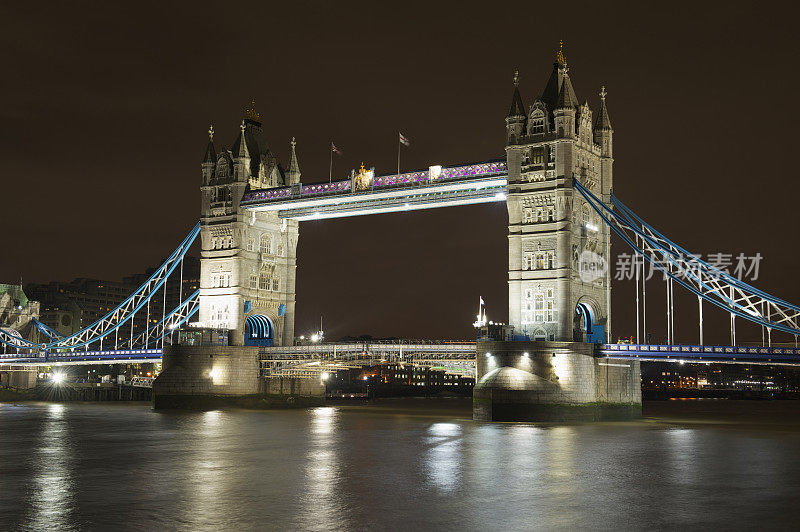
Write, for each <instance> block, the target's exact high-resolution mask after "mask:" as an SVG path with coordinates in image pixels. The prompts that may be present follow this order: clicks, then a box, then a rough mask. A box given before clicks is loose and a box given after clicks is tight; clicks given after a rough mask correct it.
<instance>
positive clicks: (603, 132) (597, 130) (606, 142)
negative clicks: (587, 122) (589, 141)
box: [594, 86, 614, 158]
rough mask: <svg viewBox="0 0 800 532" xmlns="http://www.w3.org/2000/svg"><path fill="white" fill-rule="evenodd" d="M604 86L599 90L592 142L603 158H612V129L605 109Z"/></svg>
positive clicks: (605, 93)
mask: <svg viewBox="0 0 800 532" xmlns="http://www.w3.org/2000/svg"><path fill="white" fill-rule="evenodd" d="M607 94H608V93H607V92H606V88H605V86H603V88H602V89H601V90H600V111H598V113H597V120H595V123H594V141H595V142H596V143H597V144H599V145H600V149H601V150H602V152H601V153H602V154H603V157H609V158H610V157H612V156H613V152H614V128H612V127H611V119H610V118H608V109H607V108H606V95H607Z"/></svg>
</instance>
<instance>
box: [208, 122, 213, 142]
mask: <svg viewBox="0 0 800 532" xmlns="http://www.w3.org/2000/svg"><path fill="white" fill-rule="evenodd" d="M208 140H209V142H214V124H211V127H209V128H208Z"/></svg>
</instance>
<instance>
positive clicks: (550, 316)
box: [544, 301, 553, 322]
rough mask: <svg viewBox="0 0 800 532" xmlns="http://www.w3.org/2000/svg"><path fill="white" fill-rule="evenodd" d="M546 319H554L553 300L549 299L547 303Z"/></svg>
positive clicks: (548, 320)
mask: <svg viewBox="0 0 800 532" xmlns="http://www.w3.org/2000/svg"><path fill="white" fill-rule="evenodd" d="M544 321H547V322H550V321H553V302H552V301H547V302H546V303H545V316H544Z"/></svg>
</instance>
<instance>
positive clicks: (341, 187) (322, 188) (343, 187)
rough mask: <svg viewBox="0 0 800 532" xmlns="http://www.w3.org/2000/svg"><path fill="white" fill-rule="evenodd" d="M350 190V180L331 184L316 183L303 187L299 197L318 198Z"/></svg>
mask: <svg viewBox="0 0 800 532" xmlns="http://www.w3.org/2000/svg"><path fill="white" fill-rule="evenodd" d="M348 190H350V180H349V179H348V180H346V181H335V182H333V183H318V184H316V185H305V186H303V187H302V188H301V189H300V195H301V196H318V195H320V194H336V193H339V192H346V191H348Z"/></svg>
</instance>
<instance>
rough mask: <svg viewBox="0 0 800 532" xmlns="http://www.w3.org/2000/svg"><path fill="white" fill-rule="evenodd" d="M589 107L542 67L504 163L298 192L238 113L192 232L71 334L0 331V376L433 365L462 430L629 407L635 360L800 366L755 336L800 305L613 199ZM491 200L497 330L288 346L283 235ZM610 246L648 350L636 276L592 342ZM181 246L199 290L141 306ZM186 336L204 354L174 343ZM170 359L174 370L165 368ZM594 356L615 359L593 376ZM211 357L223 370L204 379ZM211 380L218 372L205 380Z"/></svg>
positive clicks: (607, 153) (195, 382)
mask: <svg viewBox="0 0 800 532" xmlns="http://www.w3.org/2000/svg"><path fill="white" fill-rule="evenodd" d="M598 94H599V101H596V102H595V105H594V108H592V106H591V105H590V104H589V102H588V101H584V102H583V103H580V101H579V100H578V98H577V96H576V91H575V88H574V87H573V85H572V81H571V78H570V75H569V68H568V66H567V63H566V61H565V60H564V58H563V54H561V53H559V55H558V57H557V60H556V62H555V63H554V64H553V69H552V71H551V73H550V77H549V79H548V81H547V83H546V84H545V87H544V89H543V90H542V92H541V93H540V96H539V97H537V98H536V99H534V100H533V101H532V102H531V103H530V104H529V105H528V106H526V105H525V103H524V102H523V99H522V96H521V93H520V88H519V77H518V76H517V75H516V74H515V76H514V86H513V92H512V98H511V105H510V108H509V112H508V114H507V116H506V117H505V125H506V142H505V157H504V158H502V159H490V160H486V161H484V162H478V163H471V164H463V165H450V166H448V165H442V164H439V163H438V162H437V163H436V164H431V165H430V166H429V167H428V168H426V169H422V170H417V171H412V172H405V173H396V174H386V175H375V172H374V169H365V168H363V165H362V168H361V169H360V170H359V171H358V172H353V173H352V174H351V176H350V178H349V179H345V180H337V181H328V182H318V183H313V182H312V183H307V184H304V183H303V182H302V181H301V178H302V173H301V171H300V165H299V161H298V157H297V153H296V143H295V141H294V139H292V142H291V143H290V148H289V163H288V165H287V166H286V167H283V166H282V165H281V164H279V162H278V158H277V157H276V155H275V154H274V153H273V152H272V150H271V149H270V148H269V146H268V144H267V142H266V139H265V135H264V131H263V125H262V122H261V120H260V116H259V115H258V113H256V112H255V110H254V109H249V110H248V111H247V112H246V115H245V118H244V120H243V121H242V124H241V126H240V128H239V131H238V133H237V135H236V138H235V141H234V142H233V144H232V146H231V148H230V149H228V148H224V147H222V148H220V149H219V150H218V149H217V147H216V145H215V142H214V130H213V127H212V128H211V130H209V141H208V144H207V146H206V150H205V156H204V158H203V161H202V163H201V174H202V183H201V198H202V199H201V216H200V223H199V224H198V225H196V226H195V227H194V228H193V229H192V230H191V231H190V232H189V234H188V236H187V237H186V238H185V239H184V240H183V242H181V244H180V245H179V246H178V248H177V249H176V250H175V251H174V252H173V253H172V255H170V257H169V258H168V259H167V261H165V263H164V264H163V265H162V266H161V267H160V268H159V269H158V270H157V271H156V272H155V273H154V274H153V276H152V277H151V278H149V279H148V280H147V281H146V282H145V283H144V284H143V285H142V286H141V287H140V288H139V289H138V290H137V291H136V292H134V293H133V294H131V296H130V297H128V298H127V299H126V300H125V301H124V302H123V303H122V304H120V305H119V306H118V307H117V308H115V309H113V310H111V311H110V312H108V314H107V315H105V316H104V317H102V318H101V319H100V320H98V321H97V322H96V323H94V324H92V325H90V326H89V327H86V328H84V329H82V330H81V331H78V332H77V333H75V334H73V335H70V336H60V335H58V334H57V333H55V331H52V330H48V329H47V328H46V327H38V328H37V331H38V332H37V333H36V334H37V337H36V338H24V337H22V336H21V335H20V334H19V332H18V331H14V330H11V329H8V328H6V329H3V328H0V342H2V343H3V345H4V348H3V354H2V355H0V364H7V365H8V364H17V365H20V366H22V365H31V364H34V365H36V364H41V365H53V364H70V363H108V362H119V363H129V362H131V361H134V360H136V361H144V360H157V359H159V358H161V357H162V356H163V358H164V361H165V373H164V374H162V376H161V377H159V379H158V380H157V381H156V391H157V392H158V387H159V384H158V383H159V382H162V383H168V384H169V383H171V384H169V386H170V387H169V388H168V389H169V390H171V391H170V393H182V392H180V390H181V388H180V387H181V386H189V385H191V387H192V390H195V389H196V390H200V392H197V393H205V394H223V395H224V394H236V393H244V392H242V391H241V390H243V389H249V388H247V387H246V386H244V387H242V386H239V387H238V388H237V387H236V386H235V385H234V384H235V383H233V382H234V381H233V380H231V379H233V377H230V375H234V374H237V375H238V374H239V373H241V371H240V369H241V368H242V367H246V368H250V369H247V370H246V371H245V373H246V374H247V375H251V376H252V378H253V379H256V378H257V377H258V378H260V379H261V381H264V380H266V381H269V380H271V379H273V380H280V379H300V380H302V379H306V380H314V379H313V378H312V377H317V376H319V375H320V374H321V373H322V372H324V371H331V370H335V369H337V368H345V367H351V366H353V365H358V364H363V363H373V362H375V361H390V362H398V363H412V364H418V365H432V364H437V365H439V366H444V367H446V368H447V369H448V370H449V371H453V372H457V373H464V372H474V373H475V375H476V378H477V379H478V383H477V385H476V392H475V404H476V417H477V418H482V419H502V418H508V419H529V418H531V419H532V418H538V417H539V416H540V415H542V414H543V412H544V410H548V409H550V408H551V407H556V406H557V407H559V408H561V407H562V406H564V405H568V406H571V407H572V406H580V405H585V404H596V403H598V402H599V403H609V404H611V403H613V404H617V405H619V404H623V405H628V406H630V405H633V406H634V409H635V406H636V405H637V404H639V403H640V401H641V395H640V392H639V391H638V379H639V362H640V361H642V360H659V361H675V362H679V361H698V362H709V361H714V362H728V363H754V362H755V363H769V364H797V365H800V349H798V348H796V347H795V348H791V347H773V346H772V345H771V333H772V331H780V332H783V333H787V334H790V335H793V336H794V337H795V343H796V339H797V337H798V336H800V328H799V327H798V319H800V307H798V306H796V305H793V304H791V303H788V302H786V301H783V300H782V299H780V298H777V297H775V296H772V295H770V294H767V293H765V292H762V291H760V290H758V289H757V288H755V287H752V286H750V285H748V284H746V283H743V282H741V281H739V280H738V279H735V278H733V277H731V276H730V275H728V274H727V273H725V272H722V271H720V270H719V269H717V268H715V267H714V266H712V265H710V264H707V263H705V262H703V261H702V260H700V259H699V257H697V256H695V255H693V254H691V253H690V252H689V251H687V250H685V249H684V248H682V247H680V246H678V245H677V244H675V243H674V242H673V241H671V240H670V239H669V238H667V237H666V236H665V235H663V234H662V233H660V232H658V231H657V230H656V229H655V228H653V227H652V226H650V225H649V224H647V223H646V222H645V221H644V220H643V219H642V218H640V217H638V216H637V215H636V214H635V213H634V211H633V210H632V209H630V208H629V207H628V206H627V205H625V204H624V203H623V202H622V201H621V200H620V199H619V198H618V197H616V196H615V195H614V194H613V192H612V190H613V163H614V155H613V132H614V130H613V128H612V126H611V120H610V116H609V112H608V108H607V106H606V99H607V92H606V90H605V88H602V89H601V90H600V91H599V92H598ZM501 201H502V202H505V204H506V206H507V210H508V231H507V233H506V234H503V235H498V238H503V239H506V240H507V242H508V271H507V281H508V325H507V326H506V327H502V328H494V329H492V330H491V331H489V333H487V334H484V335H483V336H482V337H481V338H479V339H478V341H477V343H471V342H463V343H454V344H443V343H436V342H432V343H420V342H416V343H415V342H403V343H398V344H385V345H383V344H375V343H370V344H369V345H366V344H324V345H318V346H314V347H309V346H295V345H293V344H294V320H295V313H296V299H295V295H296V282H297V279H296V262H297V255H296V251H297V243H298V239H299V234H300V222H302V221H305V220H314V219H327V218H338V217H345V216H363V215H370V214H380V213H387V212H398V211H411V210H420V209H430V208H441V207H456V206H460V205H469V204H476V203H486V202H501ZM612 232H613V233H615V234H616V235H618V236H619V237H620V238H621V239H622V241H623V242H624V244H625V245H627V246H628V247H630V248H631V249H632V250H633V251H634V252H635V253H636V254H637V256H640V257H642V263H644V261H645V260H646V261H650V262H652V263H653V264H654V266H655V267H656V268H658V269H659V270H661V271H662V272H664V274H665V277H666V281H665V283H666V286H667V298H668V304H667V309H668V310H667V312H668V314H667V318H668V319H667V322H668V324H669V325H668V327H667V339H668V340H667V343H666V345H658V346H654V345H643V344H641V343H640V342H639V340H640V338H639V333H640V331H641V330H643V328H642V327H641V326H640V323H639V313H640V309H641V308H642V306H641V304H640V302H639V299H638V294H639V289H640V283H639V279H642V283H641V288H642V289H644V276H643V275H641V273H642V263H637V278H636V279H637V280H636V286H637V299H636V308H637V322H636V337H637V343H636V344H634V345H620V344H612V343H610V339H611V325H612V322H611V306H610V302H611V272H610V268H608V264H609V262H610V246H611V234H612ZM197 238H199V241H200V247H201V280H200V290H199V291H198V292H196V293H193V294H180V296H179V298H178V299H179V304H178V306H176V307H175V308H174V309H167V308H166V307H164V306H162V308H160V309H159V308H153V305H151V303H152V301H153V298H154V296H155V295H156V294H158V293H159V291H162V290H166V286H167V285H166V280H167V278H169V277H170V276H173V275H182V264H183V262H182V261H183V258H184V256H185V254H186V252H187V250H188V249H189V247H190V246H191V245H192V244H193V243H194V242H195V240H196V239H197ZM179 286H180V283H179ZM676 287H677V288H678V289H685V290H688V291H690V292H692V293H693V294H695V295H696V296H697V298H698V309H699V315H700V320H699V323H698V333H699V334H698V337H699V342H698V344H697V345H690V346H686V345H683V346H682V345H676V344H675V342H674V325H673V321H674V307H673V305H672V298H674V289H675V288H676ZM161 301H166V297H163V298H161ZM163 304H164V303H162V305H163ZM704 304H705V305H706V306H707V307H708V308H717V309H718V310H721V311H722V312H725V313H726V314H728V315H729V316H730V320H731V343H730V345H729V346H707V345H704V336H703V318H702V316H703V309H704ZM144 314H146V323H148V324H149V326H148V328H147V329H146V330H144V331H143V332H139V333H138V334H134V331H133V327H132V323H133V319H134V317H136V316H139V317H141V316H143V315H144ZM737 318H739V319H740V320H741V319H745V320H747V321H749V322H752V323H755V324H757V325H759V326H761V327H763V328H764V329H765V330H766V331H768V335H767V338H768V341H767V342H766V345H764V346H761V347H744V346H741V345H737V340H736V334H735V325H736V319H737ZM192 320H194V321H192ZM187 327H189V328H190V329H192V330H196V331H206V332H204V333H203V334H204V335H211V336H209V338H211V337H213V338H214V340H213V341H208V342H206V341H205V340H204V341H202V342H200V343H198V344H194V345H192V344H191V343H189V344H187V345H179V344H180V343H179V342H178V338H180V334H179V333H180V331H182V330H185V329H187ZM487 330H488V329H487ZM492 331H493V332H492ZM198 334H199V333H198ZM204 338H205V337H204ZM173 355H174V357H175V360H180V364H177V363H175V364H171V365H170V364H166V362H167V360H168V359H169V358H170V357H171V356H173ZM604 358H605V359H615V360H619V361H620V363H618V364H606V363H603V362H600V361H601V360H602V359H604ZM220 360H224V361H225V365H224V368H226V369H224V371H223V370H222V369H219V368H218V367H217V366H215V364H217V363H218V361H220ZM181 364H182V365H181ZM220 364H222V363H221V362H220ZM219 367H220V368H221V367H223V366H219ZM187 368H188V369H187ZM237 368H239V369H237ZM224 372H229V373H230V375H229V376H228V377H225V378H224V379H223V378H222V377H219V375H221V374H222V373H224ZM237 372H239V373H237ZM248 372H249V373H248ZM188 373H191V375H189V376H187V375H188ZM237 378H238V377H237ZM226 379H227V380H226ZM223 381H224V382H223ZM253 382H255V381H253ZM187 383H189V384H187ZM232 383H233V384H232ZM164 386H167V384H164ZM247 386H251V387H252V386H254V384H253V383H252V382H250V384H248V385H247ZM281 386H283V384H281ZM292 386H294V384H292ZM165 389H166V388H165ZM283 389H284V388H281V390H283ZM292 389H294V388H292ZM176 390H177V391H176ZM187 393H188V392H187ZM191 393H195V392H191ZM157 395H158V393H157ZM487 405H488V406H487ZM531 405H534V406H533V407H532V406H531ZM545 406H546V408H544V407H545ZM543 408H544V410H543ZM548 411H549V410H548ZM592 415H594V414H592Z"/></svg>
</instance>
